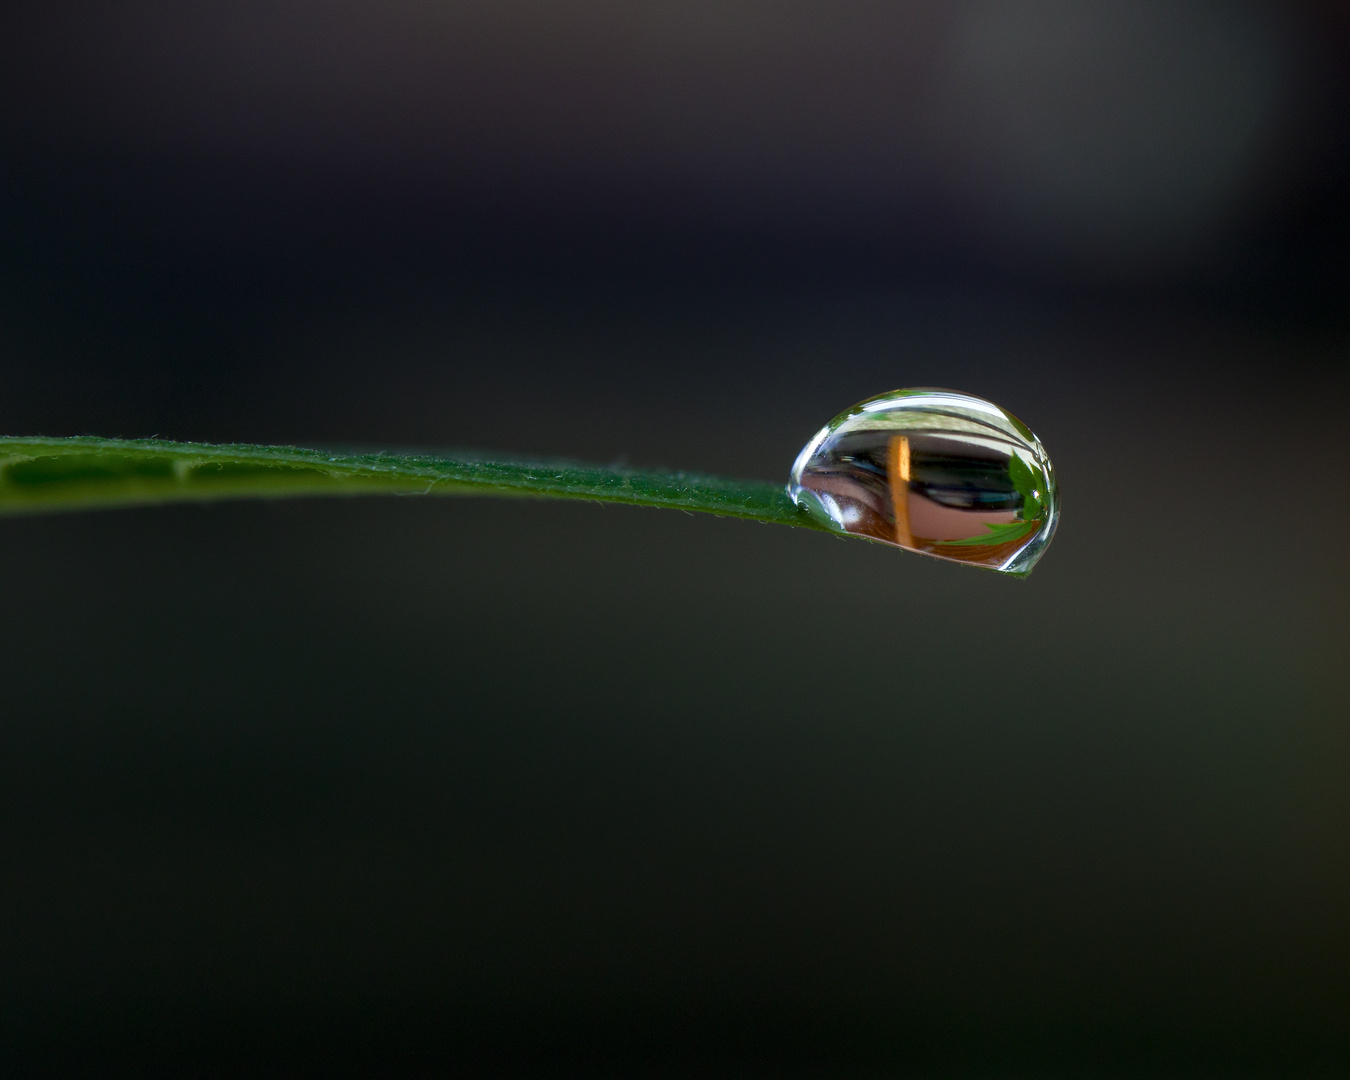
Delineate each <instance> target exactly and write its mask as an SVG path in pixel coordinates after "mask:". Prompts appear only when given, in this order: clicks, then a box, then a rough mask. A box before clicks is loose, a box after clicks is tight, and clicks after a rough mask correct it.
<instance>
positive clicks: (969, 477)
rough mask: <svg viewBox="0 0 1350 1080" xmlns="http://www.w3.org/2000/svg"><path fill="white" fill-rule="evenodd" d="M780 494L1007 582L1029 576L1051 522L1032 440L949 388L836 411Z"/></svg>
mask: <svg viewBox="0 0 1350 1080" xmlns="http://www.w3.org/2000/svg"><path fill="white" fill-rule="evenodd" d="M788 494H789V495H791V496H792V501H793V502H795V503H796V504H797V505H798V506H800V507H801V508H802V509H804V510H805V511H806V512H807V513H809V514H810V515H811V516H812V517H813V518H816V519H817V520H818V521H820V522H821V523H822V524H825V525H827V526H828V527H829V528H831V529H834V530H835V531H837V532H845V533H850V534H852V535H854V536H861V537H865V538H866V539H869V540H877V541H880V542H881V543H883V544H894V545H895V546H896V547H902V548H905V549H907V550H909V551H917V552H920V553H921V554H924V555H934V556H936V557H938V558H939V559H951V560H952V561H954V562H963V563H968V564H970V565H972V566H983V567H985V568H986V569H990V570H1000V571H1002V572H1004V573H1010V574H1025V573H1028V572H1029V571H1030V570H1031V568H1032V567H1033V566H1034V565H1035V564H1036V561H1037V560H1038V559H1039V558H1040V557H1041V555H1042V554H1044V552H1045V549H1046V548H1047V547H1049V545H1050V540H1051V538H1052V537H1053V536H1054V534H1055V525H1056V523H1057V522H1058V520H1059V506H1058V498H1059V490H1058V488H1057V486H1056V484H1055V473H1054V469H1053V468H1052V466H1051V464H1050V457H1049V455H1048V454H1046V452H1045V447H1043V446H1042V445H1041V441H1040V440H1039V439H1038V438H1036V436H1035V435H1033V434H1032V433H1031V430H1030V429H1029V428H1028V427H1027V426H1026V425H1025V424H1024V423H1022V421H1020V420H1018V419H1017V417H1015V416H1013V415H1012V414H1011V413H1009V412H1007V411H1005V410H1003V409H1000V408H999V407H998V406H997V405H995V404H993V403H992V402H989V401H985V400H983V399H982V398H977V397H971V396H970V395H969V394H960V393H957V392H956V391H954V390H931V389H911V390H895V391H892V392H891V393H889V394H881V395H879V396H878V397H874V398H869V399H868V400H866V401H863V402H860V403H859V404H857V405H854V406H853V408H851V409H848V410H847V411H845V412H843V413H840V414H839V415H838V416H836V417H835V418H834V419H833V420H831V421H830V422H829V423H828V424H826V425H825V427H823V428H822V429H821V430H820V431H819V432H818V433H817V435H816V437H815V438H813V439H812V440H811V441H810V442H809V443H807V444H806V446H805V447H804V448H803V449H802V452H801V453H800V454H799V455H798V456H797V461H796V463H795V464H794V465H793V466H792V479H791V481H790V482H789V484H788Z"/></svg>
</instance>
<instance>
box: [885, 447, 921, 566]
mask: <svg viewBox="0 0 1350 1080" xmlns="http://www.w3.org/2000/svg"><path fill="white" fill-rule="evenodd" d="M886 456H887V458H888V459H889V460H888V461H887V463H886V472H887V475H888V477H889V479H890V482H891V508H892V509H893V510H894V511H895V542H896V543H897V544H900V545H902V546H903V547H907V548H912V547H913V546H914V536H913V534H912V533H911V532H910V531H909V439H908V438H907V437H906V436H904V435H892V436H891V442H890V447H889V452H888V453H887V455H886Z"/></svg>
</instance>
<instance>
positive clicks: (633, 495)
mask: <svg viewBox="0 0 1350 1080" xmlns="http://www.w3.org/2000/svg"><path fill="white" fill-rule="evenodd" d="M381 494H405V495H495V496H536V497H543V498H555V499H594V500H598V501H601V502H615V503H628V504H630V505H633V506H662V507H669V508H671V509H676V510H697V511H702V512H704V513H709V514H719V515H722V516H724V517H739V518H749V519H750V520H752V521H765V522H772V523H774V524H778V525H796V526H800V527H803V528H810V529H818V528H820V526H819V525H817V524H816V523H815V522H813V521H812V520H811V518H809V517H808V516H807V515H806V514H805V513H803V512H802V511H800V510H798V509H797V507H796V506H795V505H794V504H793V502H792V500H791V499H789V498H788V496H787V493H786V491H785V490H784V488H783V486H782V485H781V484H769V483H765V482H763V481H758V480H728V479H725V478H723V477H719V476H701V475H698V474H695V473H684V472H667V471H662V470H654V469H627V468H619V467H616V466H601V465H578V464H575V463H573V462H558V461H524V460H512V459H509V458H493V457H489V456H484V455H477V454H456V455H450V456H440V455H422V454H386V453H377V454H331V453H325V452H323V451H320V450H302V449H297V448H295V447H289V446H233V445H231V446H213V445H209V444H206V443H178V442H168V441H165V440H161V439H99V438H92V437H81V438H70V439H49V438H15V437H9V438H6V437H0V514H15V513H41V512H50V511H62V510H86V509H95V508H99V507H115V506H133V505H148V504H155V503H168V502H185V501H186V502H204V501H209V500H215V499H246V498H289V497H292V496H299V495H381Z"/></svg>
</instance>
